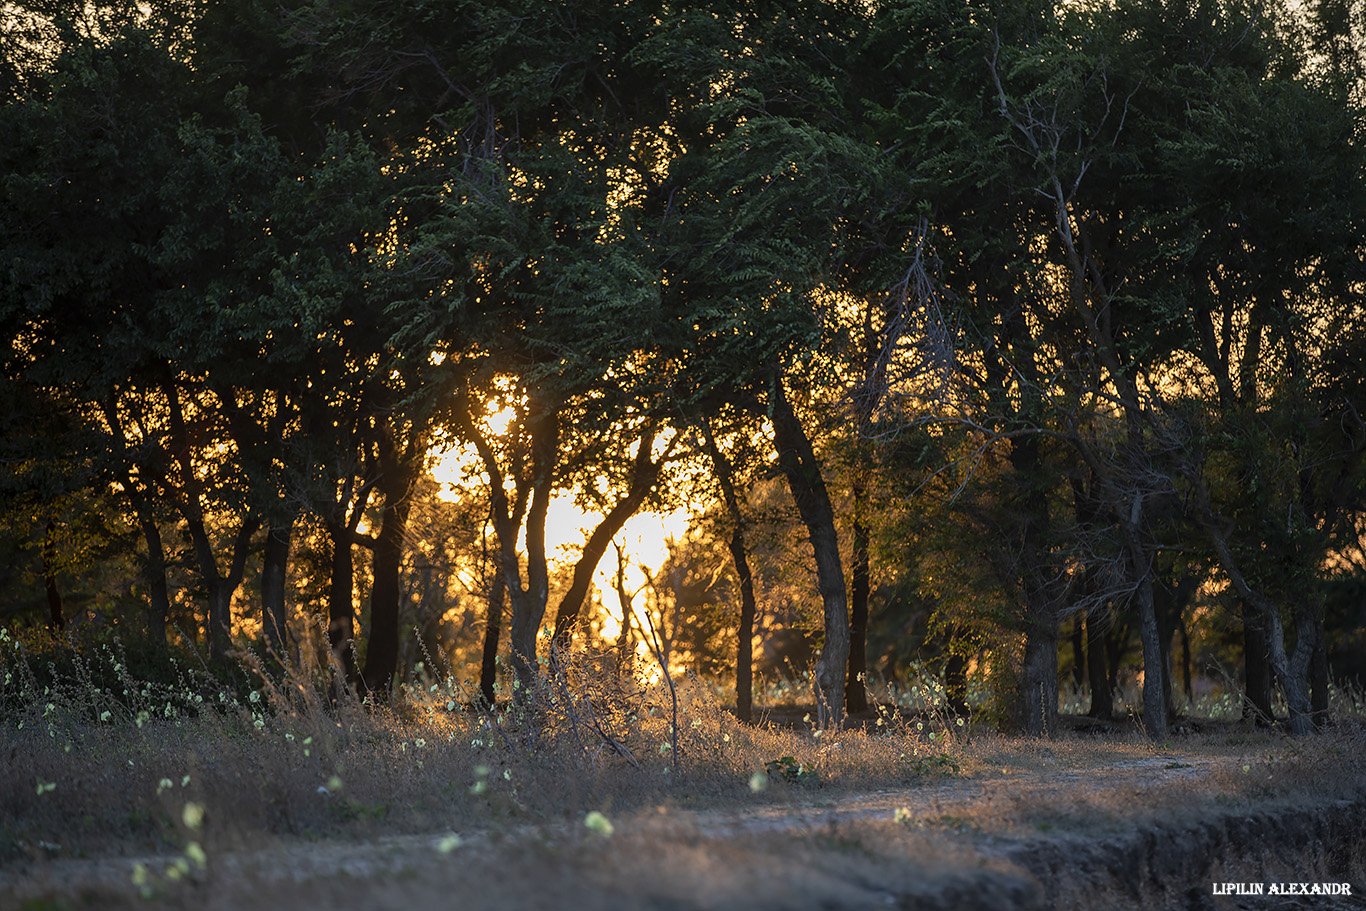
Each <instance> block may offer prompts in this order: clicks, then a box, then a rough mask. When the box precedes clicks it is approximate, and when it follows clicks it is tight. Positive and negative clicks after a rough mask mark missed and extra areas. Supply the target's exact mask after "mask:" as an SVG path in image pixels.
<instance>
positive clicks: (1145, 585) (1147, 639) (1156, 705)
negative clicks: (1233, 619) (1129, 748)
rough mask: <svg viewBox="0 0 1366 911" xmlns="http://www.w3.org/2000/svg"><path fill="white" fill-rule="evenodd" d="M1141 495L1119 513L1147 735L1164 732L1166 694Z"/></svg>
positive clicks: (1134, 430) (1131, 430)
mask: <svg viewBox="0 0 1366 911" xmlns="http://www.w3.org/2000/svg"><path fill="white" fill-rule="evenodd" d="M1133 424H1134V419H1132V418H1131V419H1130V425H1131V426H1130V428H1129V434H1130V438H1131V439H1132V438H1134V437H1135V436H1136V435H1137V434H1138V432H1139V431H1138V429H1137V428H1136V427H1134V426H1133ZM1143 500H1144V494H1143V493H1141V492H1136V493H1135V494H1134V496H1133V502H1132V503H1131V504H1130V506H1129V514H1128V516H1120V517H1119V518H1120V522H1119V524H1120V529H1121V531H1122V533H1123V536H1124V549H1125V551H1127V553H1128V557H1129V571H1130V572H1132V573H1133V575H1134V578H1135V579H1136V580H1137V581H1138V588H1137V590H1136V591H1135V592H1134V595H1135V598H1136V600H1137V601H1138V638H1139V641H1140V642H1141V643H1142V645H1143V727H1144V730H1146V731H1147V734H1148V736H1149V737H1153V738H1158V737H1165V736H1166V735H1167V726H1168V725H1167V695H1166V689H1165V687H1164V685H1163V673H1164V671H1163V668H1164V666H1165V664H1166V650H1165V649H1163V647H1162V634H1161V630H1159V629H1158V626H1157V605H1156V602H1155V600H1154V597H1153V576H1152V571H1151V568H1150V566H1151V564H1150V561H1149V559H1148V557H1149V554H1148V550H1147V548H1146V547H1144V546H1143V544H1142V538H1141V536H1142V533H1143V531H1142V530H1143Z"/></svg>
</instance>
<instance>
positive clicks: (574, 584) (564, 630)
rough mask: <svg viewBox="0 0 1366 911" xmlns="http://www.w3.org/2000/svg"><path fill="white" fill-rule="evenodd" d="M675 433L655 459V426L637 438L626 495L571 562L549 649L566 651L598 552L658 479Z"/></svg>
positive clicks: (596, 561)
mask: <svg viewBox="0 0 1366 911" xmlns="http://www.w3.org/2000/svg"><path fill="white" fill-rule="evenodd" d="M677 440H678V437H677V436H675V437H674V439H673V440H671V441H670V442H669V449H668V450H666V451H665V452H664V454H663V455H661V456H660V458H659V460H658V461H655V460H654V459H652V458H651V455H652V453H651V450H652V449H653V448H654V441H655V430H654V427H653V426H651V427H650V428H649V429H648V430H646V432H645V433H644V434H643V435H642V436H641V438H640V445H639V446H638V447H637V449H636V455H635V460H634V463H633V465H632V469H631V481H630V485H629V487H628V489H627V492H626V495H625V496H624V497H622V498H621V500H619V501H618V502H617V503H616V505H614V506H613V507H612V509H611V510H610V511H609V512H608V513H607V515H605V516H603V519H602V521H601V522H599V523H598V525H597V527H596V528H594V529H593V533H592V534H591V535H589V537H588V541H587V542H586V543H585V544H584V546H583V555H582V556H581V557H580V558H579V560H578V562H577V563H575V564H574V576H573V579H572V580H571V581H570V583H569V590H568V591H567V592H566V593H565V596H564V597H563V598H562V599H560V604H559V606H558V607H557V608H556V610H555V637H554V640H553V642H554V647H553V650H552V654H553V653H557V652H558V653H560V654H565V653H567V652H568V650H569V647H570V644H571V642H572V640H573V636H574V626H575V624H577V623H578V619H579V614H580V612H581V611H582V610H583V602H584V600H585V599H586V598H587V597H588V590H589V588H591V587H592V585H593V574H594V573H595V572H597V569H598V563H599V562H601V560H602V555H603V554H605V553H607V547H608V545H609V544H611V543H612V539H613V538H615V537H616V536H617V532H619V531H621V527H622V526H623V525H625V524H626V521H627V520H628V519H630V518H631V517H632V516H633V515H635V514H636V512H637V510H639V509H640V506H641V504H642V503H644V502H645V498H646V497H648V496H649V495H650V491H651V490H653V489H654V486H655V482H656V481H657V480H659V472H660V469H661V468H663V466H664V460H665V459H666V458H668V455H669V452H670V451H672V449H673V446H674V443H675V442H677Z"/></svg>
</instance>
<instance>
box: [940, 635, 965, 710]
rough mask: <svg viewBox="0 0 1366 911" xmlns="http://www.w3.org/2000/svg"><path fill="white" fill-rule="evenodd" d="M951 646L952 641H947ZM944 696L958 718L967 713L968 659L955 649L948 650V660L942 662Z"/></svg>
mask: <svg viewBox="0 0 1366 911" xmlns="http://www.w3.org/2000/svg"><path fill="white" fill-rule="evenodd" d="M949 648H950V649H952V648H953V643H952V642H950V643H949ZM944 696H945V697H946V698H947V699H948V701H949V710H950V711H952V712H953V713H954V714H955V715H957V716H958V717H960V718H964V717H967V715H968V659H966V658H964V657H963V656H962V655H960V654H958V653H957V652H955V651H950V652H949V660H948V661H946V662H945V663H944Z"/></svg>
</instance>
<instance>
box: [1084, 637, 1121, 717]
mask: <svg viewBox="0 0 1366 911" xmlns="http://www.w3.org/2000/svg"><path fill="white" fill-rule="evenodd" d="M1100 625H1101V624H1100V623H1099V622H1098V619H1097V617H1096V615H1095V614H1087V616H1086V645H1087V649H1086V675H1087V679H1088V680H1089V682H1090V684H1091V709H1090V711H1088V712H1087V713H1086V714H1087V715H1089V716H1090V717H1092V718H1100V719H1104V720H1106V721H1108V720H1109V719H1111V718H1113V717H1114V714H1115V697H1114V688H1113V687H1112V686H1111V685H1110V675H1109V673H1108V672H1107V671H1106V667H1105V651H1106V649H1105V634H1104V633H1103V632H1101V630H1100V629H1099V627H1100Z"/></svg>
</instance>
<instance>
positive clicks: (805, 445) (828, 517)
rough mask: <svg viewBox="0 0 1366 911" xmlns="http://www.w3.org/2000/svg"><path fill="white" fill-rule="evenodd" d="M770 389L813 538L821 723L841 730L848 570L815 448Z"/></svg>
mask: <svg viewBox="0 0 1366 911" xmlns="http://www.w3.org/2000/svg"><path fill="white" fill-rule="evenodd" d="M772 388H773V395H772V405H773V440H774V443H775V445H776V448H777V451H778V466H779V467H780V468H781V469H782V471H783V474H784V475H786V476H787V483H788V486H789V488H791V490H792V499H793V500H795V501H796V503H797V511H798V512H799V513H800V514H801V517H802V522H803V524H805V525H806V530H807V534H808V536H809V537H810V539H811V548H812V550H813V551H814V553H815V559H816V580H817V585H818V587H819V589H820V594H821V605H822V614H823V621H824V627H825V645H824V647H823V648H822V649H821V656H820V658H819V659H818V660H817V662H816V679H815V681H814V685H815V697H816V713H817V722H818V723H819V725H820V726H821V727H822V728H838V727H839V726H840V725H841V723H842V722H843V718H844V681H845V674H846V671H847V667H848V662H849V602H848V596H847V595H846V594H845V588H844V568H843V567H842V566H841V565H840V550H839V538H838V536H837V535H836V534H835V511H834V509H833V508H832V506H831V505H830V495H829V493H828V492H827V491H826V489H825V480H824V478H823V477H822V476H821V469H820V463H819V462H818V461H817V460H816V452H815V449H814V448H813V447H812V445H811V439H810V438H809V437H808V436H807V435H806V431H805V430H804V429H803V428H802V425H801V422H800V421H799V420H798V419H797V415H796V412H794V411H793V410H792V405H791V403H789V402H788V400H787V393H786V391H785V390H784V389H783V381H782V377H780V376H779V377H775V378H774V380H773V387H772Z"/></svg>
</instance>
